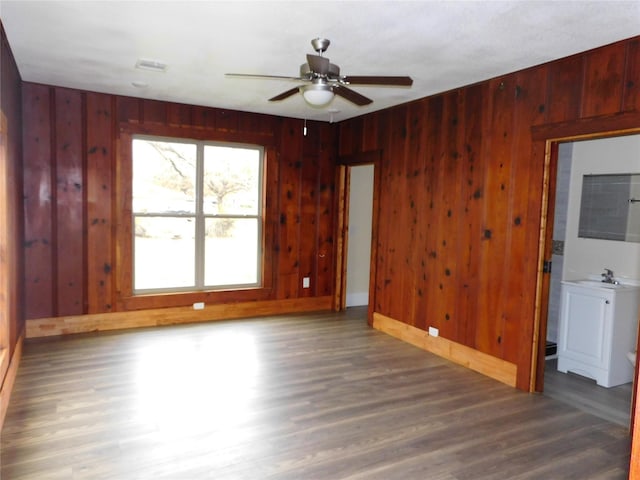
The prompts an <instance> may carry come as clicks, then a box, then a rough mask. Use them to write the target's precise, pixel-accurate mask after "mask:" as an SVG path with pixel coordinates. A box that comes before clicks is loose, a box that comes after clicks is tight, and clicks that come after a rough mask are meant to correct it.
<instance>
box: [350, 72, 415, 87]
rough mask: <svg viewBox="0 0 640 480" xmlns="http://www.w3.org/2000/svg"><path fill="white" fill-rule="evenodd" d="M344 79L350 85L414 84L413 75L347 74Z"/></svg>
mask: <svg viewBox="0 0 640 480" xmlns="http://www.w3.org/2000/svg"><path fill="white" fill-rule="evenodd" d="M342 81H343V82H345V83H347V84H349V85H392V86H398V87H410V86H411V85H413V79H412V78H411V77H381V76H363V75H360V76H358V75H347V76H345V77H342Z"/></svg>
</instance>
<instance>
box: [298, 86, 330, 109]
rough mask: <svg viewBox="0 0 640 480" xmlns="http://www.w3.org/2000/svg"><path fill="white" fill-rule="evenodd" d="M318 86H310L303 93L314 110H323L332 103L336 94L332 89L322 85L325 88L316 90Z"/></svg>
mask: <svg viewBox="0 0 640 480" xmlns="http://www.w3.org/2000/svg"><path fill="white" fill-rule="evenodd" d="M318 86H320V85H318ZM315 87H317V86H316V85H309V86H307V87H305V88H304V90H303V91H302V96H303V97H304V100H305V102H307V103H308V104H309V105H310V106H312V107H314V108H322V107H325V106H327V105H329V104H330V103H331V100H333V97H334V94H333V91H332V90H331V88H330V87H326V86H324V85H322V87H323V88H315Z"/></svg>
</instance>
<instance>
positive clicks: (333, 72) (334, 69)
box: [300, 63, 340, 80]
mask: <svg viewBox="0 0 640 480" xmlns="http://www.w3.org/2000/svg"><path fill="white" fill-rule="evenodd" d="M316 77H317V73H316V72H314V71H313V70H312V69H311V67H310V66H309V64H308V63H303V64H302V65H300V78H305V79H308V80H313V79H314V78H316ZM326 77H327V78H328V79H329V80H338V79H339V78H340V67H339V66H338V65H335V64H333V63H330V64H329V71H328V72H327V73H326Z"/></svg>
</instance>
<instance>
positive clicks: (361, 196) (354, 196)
mask: <svg viewBox="0 0 640 480" xmlns="http://www.w3.org/2000/svg"><path fill="white" fill-rule="evenodd" d="M373 169H374V167H373V165H371V164H370V165H356V166H353V167H348V173H347V174H348V176H349V189H348V199H347V200H348V203H349V206H348V210H347V211H348V219H346V221H347V222H348V235H347V244H346V249H345V250H346V252H347V259H346V260H347V272H346V291H345V302H346V303H345V307H347V308H349V307H364V306H367V305H369V274H370V264H371V228H372V219H373Z"/></svg>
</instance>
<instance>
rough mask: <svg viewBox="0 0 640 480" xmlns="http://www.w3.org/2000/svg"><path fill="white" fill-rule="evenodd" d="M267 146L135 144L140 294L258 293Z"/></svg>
mask: <svg viewBox="0 0 640 480" xmlns="http://www.w3.org/2000/svg"><path fill="white" fill-rule="evenodd" d="M263 157H264V150H263V148H262V147H260V146H254V145H241V144H231V143H212V142H204V141H191V140H183V139H172V138H160V137H148V136H137V135H136V136H134V137H133V140H132V158H133V161H132V164H133V165H132V168H133V171H132V174H133V180H132V214H133V226H132V227H133V228H132V232H133V246H132V247H133V291H134V293H152V292H153V293H158V292H178V291H193V290H210V289H211V290H213V289H232V288H247V287H258V286H260V285H261V282H262V278H261V272H262V251H261V248H262V243H263V242H262V235H263V225H262V204H263V200H262V198H263V192H262V185H263V180H262V176H263Z"/></svg>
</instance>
